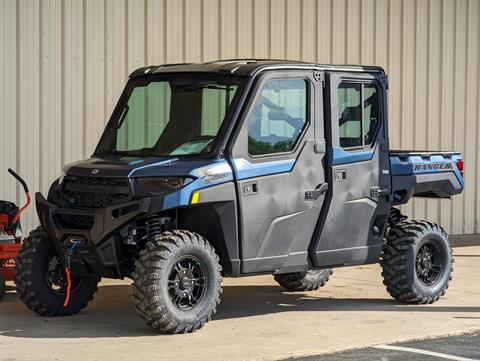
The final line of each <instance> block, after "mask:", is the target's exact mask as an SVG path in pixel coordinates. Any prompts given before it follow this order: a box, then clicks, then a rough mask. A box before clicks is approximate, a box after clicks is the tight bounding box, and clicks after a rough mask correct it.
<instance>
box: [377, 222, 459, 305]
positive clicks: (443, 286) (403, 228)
mask: <svg viewBox="0 0 480 361" xmlns="http://www.w3.org/2000/svg"><path fill="white" fill-rule="evenodd" d="M380 263H381V266H382V269H383V272H382V276H383V280H384V281H383V283H384V284H385V286H386V287H387V291H388V293H390V295H391V296H392V297H393V298H395V299H396V300H397V301H400V302H402V303H421V304H425V303H433V302H435V301H437V300H438V299H439V298H440V296H443V295H444V294H445V292H446V290H447V288H448V283H449V281H450V280H451V279H452V275H451V274H452V272H453V266H452V265H453V253H452V248H451V245H450V240H449V239H448V236H447V234H446V233H445V231H444V230H443V229H442V228H441V227H440V226H439V225H437V224H434V223H430V222H425V221H408V222H403V223H400V224H398V225H396V226H394V227H393V228H392V229H390V231H389V232H388V236H387V240H386V242H385V243H384V246H383V250H382V256H381V259H380Z"/></svg>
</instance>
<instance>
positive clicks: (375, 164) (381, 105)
mask: <svg viewBox="0 0 480 361" xmlns="http://www.w3.org/2000/svg"><path fill="white" fill-rule="evenodd" d="M326 79H327V92H326V95H325V107H326V109H328V113H327V116H326V118H325V124H326V128H327V134H328V136H327V139H328V141H327V145H328V148H327V149H328V151H327V152H328V162H327V167H326V168H327V169H326V171H327V178H328V183H329V190H328V195H327V198H326V201H325V204H324V207H323V210H322V214H321V217H320V219H319V222H318V224H317V227H316V229H315V234H314V236H313V239H312V243H311V247H310V255H311V258H312V262H313V263H314V265H316V266H339V265H353V264H364V263H370V262H376V261H377V259H378V257H379V255H380V251H381V247H382V241H383V234H384V228H385V225H386V221H387V218H388V213H389V210H390V189H391V185H390V183H391V178H390V164H389V158H388V150H389V147H388V137H387V134H388V132H387V119H386V99H385V95H386V77H385V76H384V75H382V74H377V75H374V74H339V73H329V74H326Z"/></svg>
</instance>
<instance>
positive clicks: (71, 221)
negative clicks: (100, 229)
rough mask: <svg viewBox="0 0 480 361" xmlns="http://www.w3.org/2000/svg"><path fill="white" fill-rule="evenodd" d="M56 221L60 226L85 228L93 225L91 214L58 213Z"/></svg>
mask: <svg viewBox="0 0 480 361" xmlns="http://www.w3.org/2000/svg"><path fill="white" fill-rule="evenodd" d="M57 221H58V222H59V223H60V226H61V227H62V228H67V229H80V230H87V229H91V228H92V227H93V216H78V215H71V214H58V215H57Z"/></svg>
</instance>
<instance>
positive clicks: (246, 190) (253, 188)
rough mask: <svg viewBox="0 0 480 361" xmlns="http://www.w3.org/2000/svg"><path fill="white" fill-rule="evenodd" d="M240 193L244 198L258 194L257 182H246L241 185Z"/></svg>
mask: <svg viewBox="0 0 480 361" xmlns="http://www.w3.org/2000/svg"><path fill="white" fill-rule="evenodd" d="M242 193H243V195H244V196H245V197H246V196H251V195H253V194H257V193H258V184H257V182H248V183H244V184H243V185H242Z"/></svg>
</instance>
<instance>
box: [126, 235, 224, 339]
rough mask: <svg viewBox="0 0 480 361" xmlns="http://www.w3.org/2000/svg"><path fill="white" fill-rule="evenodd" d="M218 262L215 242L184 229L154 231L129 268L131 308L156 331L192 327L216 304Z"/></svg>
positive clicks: (211, 312) (190, 329) (209, 314)
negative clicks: (131, 292)
mask: <svg viewBox="0 0 480 361" xmlns="http://www.w3.org/2000/svg"><path fill="white" fill-rule="evenodd" d="M221 270H222V267H221V266H220V263H219V258H218V256H217V255H216V253H215V251H214V249H213V247H212V246H211V245H210V243H208V241H207V240H205V239H204V238H203V237H202V236H200V235H198V234H196V233H192V232H188V231H173V232H165V233H160V234H157V235H154V236H152V237H151V239H149V241H148V242H147V244H146V246H145V248H144V249H143V250H142V251H141V252H140V257H139V259H138V260H137V261H136V267H135V272H134V274H133V279H134V283H133V301H134V304H135V309H136V310H137V312H138V314H139V315H140V317H141V318H143V319H144V320H145V321H146V323H147V324H148V325H149V326H150V327H152V328H153V329H155V330H156V331H159V332H166V333H186V332H193V331H195V330H197V329H199V328H201V327H203V325H204V324H205V323H206V322H208V321H210V319H211V317H212V316H213V315H214V314H215V313H216V311H217V307H218V305H219V304H220V295H221V293H222V287H221V283H222V276H221Z"/></svg>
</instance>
